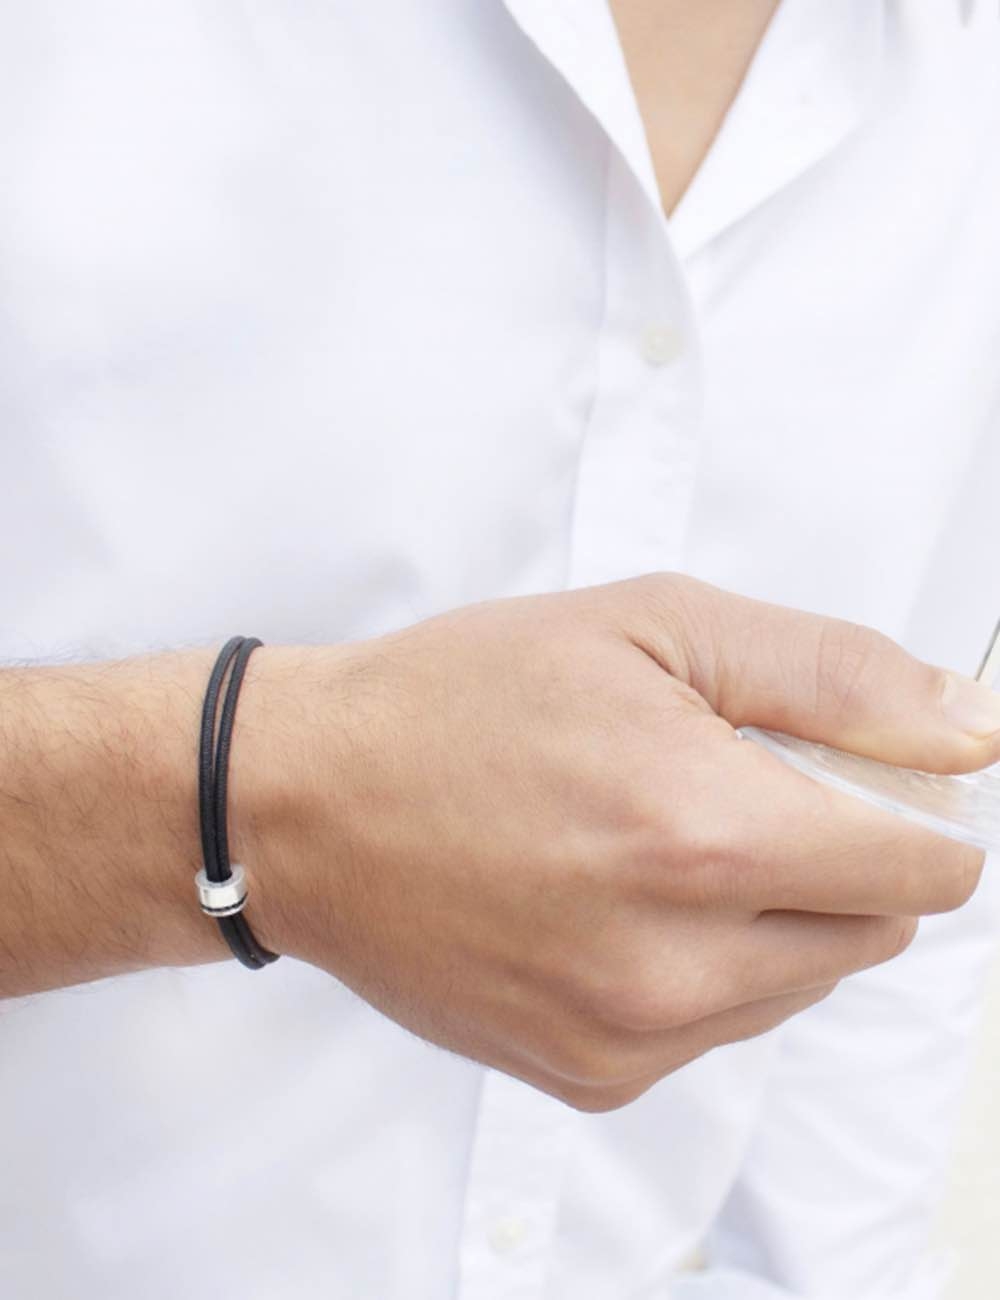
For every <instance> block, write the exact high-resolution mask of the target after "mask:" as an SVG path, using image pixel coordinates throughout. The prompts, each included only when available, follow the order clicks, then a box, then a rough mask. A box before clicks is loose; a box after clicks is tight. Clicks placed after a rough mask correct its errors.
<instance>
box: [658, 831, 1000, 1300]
mask: <svg viewBox="0 0 1000 1300" xmlns="http://www.w3.org/2000/svg"><path fill="white" fill-rule="evenodd" d="M998 869H1000V856H993V857H991V859H990V860H988V861H987V863H986V867H985V870H984V873H983V880H982V882H981V884H980V887H979V890H978V891H977V893H976V895H975V896H974V898H973V899H972V900H971V901H970V902H969V903H968V904H967V905H966V906H965V907H963V908H961V909H960V910H958V911H956V912H951V913H948V914H945V915H942V916H935V917H929V918H926V919H924V920H923V921H922V922H921V926H920V931H919V933H918V935H917V938H916V939H915V940H914V942H913V943H912V945H911V946H910V948H909V949H908V950H907V951H906V952H905V953H904V954H903V955H902V956H900V957H898V958H897V959H896V960H895V961H892V962H889V963H887V964H885V965H883V966H879V967H877V968H875V969H874V970H871V971H866V972H863V973H862V974H859V975H855V976H852V977H851V978H849V979H846V980H844V981H843V982H842V983H841V985H840V986H839V987H838V988H837V989H836V990H835V992H834V993H833V994H832V995H831V996H830V997H829V998H828V999H827V1000H826V1001H825V1002H823V1003H820V1004H819V1005H818V1006H816V1007H813V1008H811V1009H810V1010H809V1011H807V1012H805V1013H804V1014H803V1015H801V1016H799V1017H797V1018H796V1019H795V1020H793V1021H791V1022H790V1023H789V1024H787V1025H786V1026H784V1027H783V1028H782V1029H781V1030H779V1031H777V1032H778V1033H779V1034H781V1035H782V1041H781V1044H780V1047H779V1051H778V1053H777V1054H776V1063H775V1067H774V1075H773V1077H772V1079H771V1081H770V1084H769V1086H768V1089H767V1091H766V1093H765V1097H764V1102H763V1107H762V1110H761V1113H760V1116H759V1120H758V1124H757V1127H756V1130H755V1132H754V1134H753V1137H752V1139H751V1143H750V1146H749V1147H748V1149H747V1153H746V1157H745V1160H744V1163H743V1166H742V1169H741V1171H740V1174H739V1176H738V1178H737V1181H736V1182H735V1184H734V1185H733V1187H732V1189H731V1192H730V1194H729V1196H728V1199H727V1200H726V1202H725V1204H724V1205H723V1207H722V1209H721V1211H720V1213H719V1215H718V1216H717V1218H716V1221H715V1223H714V1225H713V1227H712V1229H711V1231H710V1234H709V1236H708V1239H707V1240H706V1242H705V1254H706V1256H707V1259H708V1267H707V1268H706V1269H705V1270H704V1271H703V1272H698V1273H693V1274H690V1275H688V1276H686V1277H683V1278H680V1279H678V1280H677V1282H676V1284H675V1286H674V1289H673V1290H672V1291H671V1296H672V1298H673V1300H806V1298H808V1300H813V1298H814V1297H815V1298H819V1297H822V1298H823V1300H828V1298H829V1300H833V1297H836V1298H837V1300H843V1298H844V1297H850V1300H940V1298H941V1297H942V1296H943V1295H944V1292H945V1289H946V1287H947V1282H948V1277H949V1274H950V1272H951V1269H950V1267H949V1259H948V1257H947V1252H944V1251H936V1250H935V1249H934V1248H933V1247H932V1245H931V1242H930V1238H931V1233H932V1228H933V1226H934V1222H935V1219H936V1217H937V1214H938V1211H939V1208H940V1203H941V1200H942V1198H943V1192H944V1188H945V1186H946V1181H947V1175H948V1172H949V1165H950V1161H951V1157H952V1152H953V1149H954V1145H955V1137H956V1129H957V1121H958V1117H959V1112H960V1110H961V1104H962V1100H963V1094H964V1092H965V1085H966V1082H967V1077H968V1074H969V1070H970V1066H971V1062H972V1057H973V1054H974V1050H975V1047H976V1045H977V1041H978V1029H979V1024H980V1018H981V1012H982V1006H983V1001H984V995H985V990H986V985H987V977H988V974H989V971H990V967H991V964H992V959H993V957H994V955H995V948H996V935H997V933H998V928H997V921H998V914H1000V890H998V887H997V884H998V882H996V881H995V879H994V873H995V872H996V871H997V870H998Z"/></svg>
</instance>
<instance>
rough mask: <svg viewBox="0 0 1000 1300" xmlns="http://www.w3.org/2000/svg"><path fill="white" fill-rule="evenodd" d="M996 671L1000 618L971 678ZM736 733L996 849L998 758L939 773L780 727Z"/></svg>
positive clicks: (882, 803)
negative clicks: (975, 767)
mask: <svg viewBox="0 0 1000 1300" xmlns="http://www.w3.org/2000/svg"><path fill="white" fill-rule="evenodd" d="M998 677H1000V623H998V624H997V626H996V628H995V630H994V632H993V637H992V639H991V641H990V644H989V646H988V648H987V650H986V653H985V654H984V655H983V659H982V663H981V664H980V665H979V671H978V672H977V673H976V680H977V681H980V682H984V683H985V684H986V685H988V686H994V685H995V684H996V681H997V678H998ZM740 734H741V735H743V736H746V737H747V738H748V739H749V740H753V741H755V742H756V743H757V744H758V745H763V746H764V748H765V749H768V750H770V751H771V753H772V754H776V755H777V756H778V758H780V759H781V760H782V761H783V762H785V763H787V764H788V765H789V766H790V767H794V768H796V769H797V770H798V771H799V772H804V773H805V774H806V776H811V777H814V778H815V779H816V780H818V781H822V782H824V783H825V784H826V785H830V786H833V787H834V788H835V789H837V790H843V791H844V792H845V793H847V794H852V795H856V796H858V798H861V799H864V800H865V801H866V802H867V803H870V804H875V805H876V806H877V807H879V808H885V809H887V810H888V811H889V812H893V813H897V814H898V815H899V816H900V817H905V818H906V819H907V820H908V821H911V822H917V823H919V824H920V825H921V826H927V827H929V828H930V829H931V830H934V831H938V832H939V833H940V834H942V835H947V836H950V838H951V839H955V840H962V841H964V842H965V843H966V844H974V845H976V847H977V848H981V849H986V850H996V851H1000V763H996V764H994V765H993V766H992V767H987V768H984V769H983V770H982V771H980V772H970V773H968V774H967V775H965V776H940V775H937V774H935V773H931V772H917V771H914V770H913V769H911V768H907V767H894V766H892V765H891V764H889V763H879V762H876V760H875V759H872V758H861V757H860V756H859V755H857V754H849V753H846V752H845V751H844V750H842V749H832V748H831V747H830V746H829V745H820V744H818V743H817V742H816V741H812V740H801V739H799V738H798V737H797V736H786V735H784V733H782V732H779V731H764V730H762V729H760V728H758V727H742V728H740Z"/></svg>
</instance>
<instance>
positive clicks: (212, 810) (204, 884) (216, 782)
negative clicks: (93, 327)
mask: <svg viewBox="0 0 1000 1300" xmlns="http://www.w3.org/2000/svg"><path fill="white" fill-rule="evenodd" d="M260 644H261V642H260V641H258V640H257V638H256V637H245V636H234V637H232V638H231V639H230V640H229V641H227V642H226V644H225V645H224V646H223V647H222V650H221V651H220V652H219V657H218V659H216V661H215V666H214V668H213V669H212V674H211V676H210V677H209V679H208V688H207V690H206V691H205V704H204V707H203V708H202V712H201V740H200V743H199V747H198V813H199V819H200V822H201V852H202V857H203V859H204V862H205V865H204V867H203V868H202V870H201V871H199V872H198V874H197V875H196V876H195V885H196V887H197V890H198V901H199V902H200V904H201V910H202V911H203V912H204V913H205V915H206V916H211V917H214V918H215V920H216V921H217V922H218V925H219V929H220V930H221V931H222V934H223V937H224V938H225V940H226V942H227V943H228V944H229V947H230V948H231V949H232V951H233V955H234V956H235V957H236V958H238V960H239V961H241V962H242V963H243V965H244V966H246V967H247V968H248V969H250V970H262V969H263V967H265V966H269V965H270V964H271V962H274V961H277V960H278V954H277V953H275V952H269V951H268V950H267V948H264V947H262V946H261V944H259V943H258V942H257V940H256V939H255V938H254V935H253V931H252V930H251V929H250V926H249V925H248V924H247V922H246V918H245V917H244V916H242V915H241V913H242V911H243V908H244V907H245V906H246V901H247V884H246V873H245V871H244V870H243V868H242V867H241V866H240V865H239V864H231V863H230V861H229V828H228V824H227V806H226V789H227V783H228V780H229V751H230V748H231V747H232V743H233V722H234V720H235V718H236V701H237V699H238V698H239V693H240V686H241V684H242V682H243V675H244V673H245V672H246V667H247V662H248V660H249V659H250V656H251V654H252V653H253V652H254V650H256V649H257V647H258V646H259V645H260ZM230 665H232V671H231V672H230V674H229V684H228V686H227V687H226V695H225V699H224V700H223V702H222V714H221V716H220V718H219V726H218V735H216V726H215V717H216V711H217V709H218V704H219V695H220V693H221V691H222V683H223V680H224V679H225V676H226V672H227V670H228V669H229V667H230Z"/></svg>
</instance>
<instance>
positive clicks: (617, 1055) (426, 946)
mask: <svg viewBox="0 0 1000 1300" xmlns="http://www.w3.org/2000/svg"><path fill="white" fill-rule="evenodd" d="M213 658H214V650H212V651H201V650H199V651H196V652H188V653H181V654H172V655H160V656H151V657H146V658H137V659H133V660H127V661H124V662H120V663H107V664H97V665H90V666H79V667H74V668H64V667H59V668H42V669H30V670H10V671H7V672H5V673H0V718H2V719H3V726H2V729H0V772H2V774H3V775H2V781H0V826H2V836H0V897H2V898H3V900H4V906H3V907H2V908H0V954H2V957H0V993H5V994H7V995H11V994H17V993H25V992H29V991H33V990H39V989H44V988H51V987H53V986H57V985H60V984H67V983H71V982H75V981H80V980H86V979H94V978H97V977H100V976H104V975H110V974H114V973H116V972H120V971H125V970H135V969H138V968H140V967H144V966H152V965H161V964H167V963H194V962H204V961H212V960H217V959H220V958H222V957H224V956H225V955H226V950H225V949H224V948H223V947H222V944H221V941H220V940H219V938H218V936H217V934H216V931H215V927H214V925H213V924H212V923H211V922H210V921H208V920H207V919H206V918H204V917H202V916H201V915H200V913H199V912H198V910H197V907H196V903H195V898H194V890H193V882H192V877H193V875H194V872H195V870H196V869H197V867H198V866H199V858H198V835H197V824H196V800H195V761H194V760H195V751H196V743H197V742H196V738H197V726H198V712H199V703H200V698H201V694H202V691H203V689H204V683H205V681H206V679H207V676H208V672H209V668H210V665H211V662H212V660H213ZM958 680H959V679H950V678H949V677H948V675H947V674H945V673H944V672H942V671H941V670H940V669H936V668H933V667H930V666H928V665H926V664H922V663H920V662H919V661H917V660H914V659H912V658H911V657H910V656H909V655H907V654H906V653H905V652H904V651H903V650H901V649H900V648H899V647H898V646H896V645H894V644H893V643H892V642H890V641H888V640H886V639H885V638H884V637H881V636H879V635H878V634H877V633H875V632H872V631H869V630H867V629H864V628H859V627H856V626H854V625H851V624H846V623H840V622H837V621H834V620H829V619H822V618H818V617H816V616H814V615H809V614H802V613H797V612H795V611H790V610H785V609H782V608H780V607H777V606H770V605H764V604H761V603H759V602H755V601H750V600H745V599H742V598H740V597H737V596H733V595H729V594H727V593H725V592H721V591H718V590H717V589H715V588H712V587H708V586H705V585H703V584H700V583H697V582H695V581H693V580H691V579H687V578H684V577H679V576H677V575H653V576H650V577H646V578H641V579H634V580H632V581H629V582H624V583H615V584H611V585H608V586H605V587H596V588H590V589H584V590H582V591H575V592H567V593H559V594H555V595H548V596H535V597H529V598H522V599H511V600H501V601H492V602H488V603H485V604H481V605H475V606H470V607H467V608H464V609H460V610H456V611H454V612H452V613H450V614H447V615H443V616H440V617H438V618H434V619H431V620H428V621H426V622H424V623H420V624H417V625H415V626H414V627H412V628H409V629H406V630H404V631H402V632H398V633H395V634H393V635H390V636H385V637H380V638H377V639H374V640H371V641H367V642H360V643H355V644H352V645H349V646H339V647H329V648H315V647H309V648H307V647H281V646H274V647H271V646H268V647H264V648H262V649H259V650H257V651H256V653H255V655H254V656H253V658H252V659H251V661H250V668H249V671H248V674H247V678H246V681H245V685H244V688H243V693H242V695H241V701H240V710H239V714H238V717H237V724H236V736H235V744H234V749H233V756H232V764H231V798H230V823H231V834H232V841H233V856H234V860H238V861H241V862H243V863H244V864H245V865H246V866H247V868H248V872H249V875H250V879H251V891H252V892H251V903H250V905H249V907H248V913H247V915H248V919H249V920H250V921H251V924H252V925H253V926H254V928H255V930H256V931H257V933H258V936H259V937H260V939H261V940H262V942H264V943H265V944H267V945H268V946H270V947H272V948H273V949H275V950H276V951H279V952H282V953H288V954H292V955H294V956H297V957H299V958H301V959H303V960H305V961H308V962H312V963H314V964H316V965H318V966H321V967H323V968H324V969H326V970H328V971H330V972H331V973H332V974H334V975H336V976H337V977H338V978H339V979H341V980H342V981H344V982H345V983H346V984H348V985H349V986H350V987H352V988H353V989H355V990H356V991H357V992H358V993H360V994H361V996H363V997H364V998H366V999H367V1000H368V1001H370V1002H371V1003H372V1004H373V1005H375V1006H377V1007H379V1008H380V1009H382V1010H383V1011H385V1012H386V1013H387V1014H388V1015H389V1016H391V1017H393V1018H394V1019H396V1020H397V1021H399V1022H400V1023H401V1024H403V1025H405V1026H407V1027H408V1028H410V1029H411V1030H413V1031H414V1032H416V1033H417V1034H420V1035H422V1036H423V1037H425V1038H427V1039H429V1040H431V1041H432V1042H435V1043H438V1044H440V1045H442V1046H444V1047H446V1048H449V1049H451V1050H452V1051H455V1052H458V1053H461V1054H462V1055H465V1056H469V1057H473V1058H475V1059H477V1060H479V1061H483V1062H485V1063H487V1064H489V1065H492V1066H496V1067H497V1068H499V1069H502V1070H505V1071H507V1072H509V1073H511V1074H514V1075H517V1076H518V1077H520V1078H522V1079H525V1080H527V1081H528V1082H530V1083H532V1084H534V1085H535V1086H537V1087H539V1088H541V1089H543V1090H545V1091H547V1092H550V1093H552V1094H553V1095H555V1096H558V1097H561V1098H562V1099H564V1100H565V1101H567V1102H569V1103H570V1104H571V1105H574V1106H577V1107H579V1108H581V1109H586V1110H607V1109H610V1108H613V1107H616V1106H620V1105H623V1104H625V1103H626V1102H628V1101H630V1100H632V1099H633V1098H634V1097H636V1096H638V1095H640V1094H641V1093H642V1092H643V1091H645V1089H646V1088H648V1087H649V1086H650V1085H651V1084H652V1083H654V1082H655V1081H656V1080H657V1079H658V1078H660V1077H662V1076H663V1075H665V1074H667V1073H669V1072H671V1071H672V1070H675V1069H677V1068H678V1067H679V1066H680V1065H683V1064H684V1063H685V1062H687V1061H690V1060H691V1059H693V1058H694V1057H696V1056H699V1055H701V1054H702V1053H704V1052H706V1051H708V1050H710V1049H711V1048H712V1047H714V1046H716V1045H718V1044H720V1043H724V1042H731V1041H733V1040H735V1039H739V1038H744V1037H747V1036H750V1035H753V1034H757V1033H760V1032H762V1031H763V1030H766V1029H769V1028H771V1027H772V1026H774V1025H776V1024H778V1023H779V1022H780V1021H782V1020H784V1019H786V1018H787V1017H788V1016H789V1015H792V1014H794V1013H795V1012H796V1011H799V1010H801V1009H803V1008H804V1007H806V1006H809V1005H811V1004H812V1003H814V1002H816V1001H818V1000H819V999H820V998H822V997H823V996H825V995H826V994H827V993H828V992H829V991H830V990H831V988H832V987H833V986H834V985H835V984H836V982H837V981H838V980H839V979H841V978H842V977H843V976H845V975H848V974H850V973H851V972H853V971H856V970H859V969H861V968H863V967H866V966H870V965H872V964H874V963H877V962H880V961H884V960H886V959H888V958H891V957H892V956H894V955H895V954H897V953H899V952H901V951H902V950H903V949H904V948H905V947H906V945H907V944H908V943H909V941H910V940H911V939H912V937H913V934H914V932H915V928H916V920H915V918H916V917H918V916H920V915H922V914H926V913H929V912H936V911H942V910H946V909H949V908H953V907H957V906H959V905H960V904H962V903H963V902H964V901H965V900H966V899H968V898H969V896H970V895H971V893H972V891H973V889H974V888H975V886H976V883H977V881H978V878H979V873H980V870H981V867H982V861H983V855H982V854H981V853H979V852H978V851H977V850H974V849H971V848H968V847H966V846H963V845H959V844H956V843H953V842H950V841H946V840H943V839H941V838H940V837H938V836H935V835H933V834H931V833H930V832H928V831H925V830H923V829H921V828H918V827H914V826H910V825H908V824H907V823H905V822H903V821H901V820H899V819H896V818H893V817H891V816H890V815H889V814H887V813H884V812H880V811H878V810H875V809H871V808H869V807H867V806H866V805H865V804H863V803H861V802H859V801H857V800H853V799H850V798H848V797H847V796H844V795H840V794H837V793H836V792H834V791H831V790H828V789H826V788H825V787H823V786H820V785H818V784H816V783H814V782H812V781H809V780H808V779H807V778H805V777H803V776H801V775H799V774H797V773H795V772H793V771H791V770H790V769H788V768H786V767H785V766H784V765H783V764H781V763H780V762H779V761H778V760H777V759H775V758H774V757H773V756H771V755H770V754H768V753H767V752H765V751H764V750H762V749H760V748H759V747H757V746H755V745H753V744H752V743H751V742H750V741H746V740H742V739H740V738H738V737H737V736H736V735H735V734H734V730H733V728H734V726H738V725H740V724H743V723H748V722H754V723H758V724H761V725H765V726H771V727H775V728H780V729H783V730H787V731H792V732H797V733H798V734H800V735H805V736H810V737H813V738H816V739H821V740H825V741H827V742H829V743H833V744H840V745H843V746H846V747H850V748H853V749H855V750H857V751H858V752H861V753H867V754H871V755H873V756H875V757H879V758H882V759H885V760H887V761H892V762H901V763H906V764H909V765H911V766H918V767H923V768H926V769H929V770H953V771H959V770H961V771H966V770H971V769H973V768H976V767H980V766H983V765H985V764H986V763H989V762H992V761H995V760H996V759H997V758H1000V738H998V736H997V735H996V734H995V733H993V734H991V735H989V736H988V737H986V736H983V735H978V734H973V733H974V732H975V730H976V728H980V729H985V727H986V726H992V727H1000V717H998V716H996V715H995V713H994V714H993V715H987V716H982V717H981V716H974V715H972V714H970V712H969V699H970V698H971V699H972V700H973V701H975V700H977V699H979V697H980V693H982V692H983V691H984V688H982V687H978V686H976V685H975V684H974V683H971V682H966V683H965V692H967V693H971V695H969V696H963V694H962V692H959V693H958V694H957V695H956V694H955V691H956V683H957V682H958ZM963 700H964V703H963ZM985 700H986V702H987V703H993V702H994V697H993V696H992V694H991V693H989V692H987V693H986V694H985ZM956 702H957V704H958V706H959V707H960V712H959V713H958V714H955V713H954V709H955V707H956ZM946 705H947V706H948V708H950V709H951V710H952V716H951V718H949V715H948V712H947V710H946ZM956 718H957V719H958V720H959V722H960V724H961V725H956V722H955V719H956ZM970 723H974V724H975V726H974V727H973V729H972V731H970V730H969V727H970ZM247 978H250V977H249V976H248V977H247ZM254 978H261V979H266V978H267V975H266V974H262V975H260V976H255V977H254Z"/></svg>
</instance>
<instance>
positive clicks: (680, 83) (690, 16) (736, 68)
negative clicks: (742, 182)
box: [611, 0, 779, 213]
mask: <svg viewBox="0 0 1000 1300" xmlns="http://www.w3.org/2000/svg"><path fill="white" fill-rule="evenodd" d="M778 4H779V0H741V3H740V4H738V5H734V4H733V3H732V0H699V3H697V4H694V3H692V0H611V9H612V12H613V14H614V18H615V23H616V24H617V27H618V35H619V38H620V40H621V43H622V49H623V51H624V54H625V61H626V63H627V64H628V70H629V76H630V77H631V79H632V86H633V89H634V90H635V95H636V99H637V101H638V104H639V110H640V112H641V113H642V118H643V122H644V124H645V127H646V136H647V139H648V141H649V149H650V153H651V154H652V157H653V165H654V167H655V169H656V179H657V183H658V184H659V187H660V196H661V198H662V200H663V207H664V210H665V211H666V212H667V213H671V212H673V210H674V208H675V207H676V206H677V204H678V203H679V202H680V200H681V198H682V197H683V195H684V192H685V190H686V189H687V187H688V185H689V184H690V183H691V181H692V179H693V178H694V175H695V173H696V172H697V170H698V168H699V167H700V165H701V162H702V160H703V158H704V157H705V155H706V154H707V152H708V150H709V147H710V146H711V143H712V141H713V139H714V138H715V135H716V133H717V131H718V129H719V127H720V126H721V125H722V121H723V118H724V117H725V115H726V113H727V112H728V110H729V107H730V105H731V104H732V102H733V100H734V99H735V97H736V94H737V91H738V90H739V88H740V85H741V83H742V81H743V78H744V77H745V76H746V72H747V69H748V68H749V67H750V64H751V62H752V60H753V56H754V54H755V52H756V50H757V47H758V45H759V44H760V41H761V38H762V36H763V35H764V32H765V30H766V29H767V26H768V23H769V22H770V21H771V18H772V17H773V16H774V12H775V10H776V9H777V7H778Z"/></svg>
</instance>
